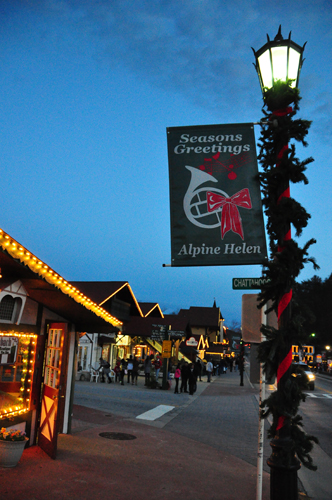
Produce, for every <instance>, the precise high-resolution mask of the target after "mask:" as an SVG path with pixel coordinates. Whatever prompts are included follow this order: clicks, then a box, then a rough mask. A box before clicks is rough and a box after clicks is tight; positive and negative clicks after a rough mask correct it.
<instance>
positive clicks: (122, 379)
mask: <svg viewBox="0 0 332 500" xmlns="http://www.w3.org/2000/svg"><path fill="white" fill-rule="evenodd" d="M120 366H121V372H120V382H121V385H124V376H125V373H126V371H127V363H126V360H125V359H124V358H122V359H121V362H120Z"/></svg>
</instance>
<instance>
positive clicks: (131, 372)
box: [127, 355, 134, 384]
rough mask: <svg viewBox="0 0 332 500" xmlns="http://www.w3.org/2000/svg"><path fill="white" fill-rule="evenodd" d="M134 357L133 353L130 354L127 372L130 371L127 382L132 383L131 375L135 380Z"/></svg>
mask: <svg viewBox="0 0 332 500" xmlns="http://www.w3.org/2000/svg"><path fill="white" fill-rule="evenodd" d="M133 368H134V365H133V357H132V355H130V356H129V359H128V362H127V373H128V379H127V384H129V383H130V377H131V380H133Z"/></svg>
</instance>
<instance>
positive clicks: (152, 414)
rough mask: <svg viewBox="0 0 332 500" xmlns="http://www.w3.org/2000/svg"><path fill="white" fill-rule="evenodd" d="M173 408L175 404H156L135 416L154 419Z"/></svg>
mask: <svg viewBox="0 0 332 500" xmlns="http://www.w3.org/2000/svg"><path fill="white" fill-rule="evenodd" d="M174 408H175V406H168V405H159V406H156V407H155V408H152V410H149V411H146V412H145V413H142V414H141V415H138V416H137V417H136V418H139V419H141V420H156V419H157V418H160V417H162V416H163V415H165V413H168V412H169V411H171V410H173V409H174Z"/></svg>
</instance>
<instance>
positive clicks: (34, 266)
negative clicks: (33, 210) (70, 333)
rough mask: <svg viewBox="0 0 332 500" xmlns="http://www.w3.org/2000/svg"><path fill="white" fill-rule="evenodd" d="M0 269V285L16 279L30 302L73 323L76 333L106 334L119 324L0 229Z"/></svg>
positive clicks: (119, 323) (119, 322)
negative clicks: (30, 299) (31, 300)
mask: <svg viewBox="0 0 332 500" xmlns="http://www.w3.org/2000/svg"><path fill="white" fill-rule="evenodd" d="M0 268H1V275H2V277H3V279H0V283H3V284H4V285H5V284H8V283H10V282H15V281H18V280H20V281H21V282H22V284H23V286H24V288H25V289H26V291H27V293H28V295H29V296H30V297H31V298H32V299H33V300H35V301H36V302H39V303H40V304H42V305H44V306H45V307H47V308H48V309H50V310H51V311H54V312H56V313H57V314H59V315H60V316H62V317H63V318H66V319H67V320H69V321H71V322H73V323H74V324H75V327H76V330H77V331H86V332H90V333H94V332H100V333H109V332H112V331H115V330H116V329H117V327H118V326H120V325H122V322H121V321H119V320H118V319H117V318H116V317H114V316H112V315H111V314H110V313H109V312H107V311H106V310H105V309H104V308H103V307H101V306H100V305H98V303H96V302H95V301H93V300H92V299H91V298H90V297H89V296H87V295H85V294H84V293H83V292H82V291H81V290H80V289H78V287H75V286H74V285H72V284H70V283H69V282H68V281H66V280H65V279H64V278H63V277H62V276H60V275H59V274H58V273H56V272H55V271H54V270H53V269H52V268H50V267H49V266H48V265H47V264H46V263H45V262H43V261H42V260H40V259H39V258H38V257H36V256H35V255H33V254H32V253H31V252H29V251H28V250H27V249H26V248H25V247H24V246H23V245H21V244H20V243H18V242H17V241H16V240H15V239H14V238H12V237H11V236H9V234H7V233H5V232H4V231H3V230H2V229H0ZM115 327H116V328H115Z"/></svg>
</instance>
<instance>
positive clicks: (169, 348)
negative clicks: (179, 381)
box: [161, 340, 172, 358]
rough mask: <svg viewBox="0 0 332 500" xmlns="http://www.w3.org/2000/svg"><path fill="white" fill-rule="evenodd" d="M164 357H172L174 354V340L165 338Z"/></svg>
mask: <svg viewBox="0 0 332 500" xmlns="http://www.w3.org/2000/svg"><path fill="white" fill-rule="evenodd" d="M161 355H162V357H163V358H170V357H171V356H172V341H171V340H164V341H163V350H162V353H161Z"/></svg>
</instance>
